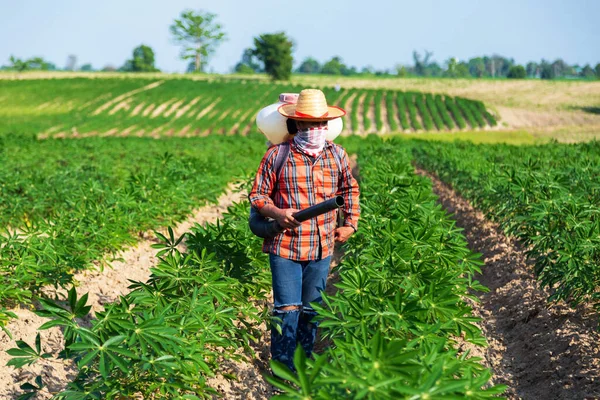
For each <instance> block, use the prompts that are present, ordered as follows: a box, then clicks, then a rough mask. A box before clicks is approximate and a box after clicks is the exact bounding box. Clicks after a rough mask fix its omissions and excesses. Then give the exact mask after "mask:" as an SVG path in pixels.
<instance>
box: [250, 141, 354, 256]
mask: <svg viewBox="0 0 600 400" xmlns="http://www.w3.org/2000/svg"><path fill="white" fill-rule="evenodd" d="M279 149H280V146H271V147H270V148H269V150H267V153H266V154H265V156H264V157H263V159H262V161H261V163H260V166H259V168H258V173H257V175H256V179H255V181H254V185H253V187H252V191H251V192H250V194H249V195H248V198H249V200H250V203H251V204H252V206H253V207H254V208H256V209H257V210H260V209H261V208H263V207H264V206H265V205H267V204H272V205H275V206H277V207H279V208H282V209H285V208H295V209H299V210H300V209H304V208H307V207H310V206H312V205H315V204H317V203H320V202H322V201H325V200H329V199H330V198H332V197H334V196H336V195H341V196H343V197H344V206H343V207H342V211H343V212H344V226H350V227H352V228H354V230H356V228H357V224H358V217H359V215H360V206H359V203H358V196H359V188H358V183H357V182H356V180H355V179H354V177H353V176H352V171H351V169H350V165H349V163H348V155H347V154H346V151H345V150H344V149H343V147H341V146H339V145H337V144H334V143H332V142H330V141H327V142H326V143H325V147H324V148H323V151H322V152H321V154H319V155H318V156H317V157H316V158H312V157H309V156H307V155H306V154H304V153H303V152H302V151H300V150H299V149H298V147H297V146H296V145H295V143H294V141H293V140H292V141H290V154H289V157H288V159H287V161H286V162H285V163H284V165H283V167H282V171H281V174H280V177H279V179H278V182H277V191H276V192H275V191H274V189H275V185H274V183H275V179H276V177H275V171H274V166H273V164H274V163H275V159H276V157H277V152H278V151H279ZM333 151H337V152H338V154H340V157H339V158H340V159H341V162H342V165H341V167H342V170H341V171H339V168H338V164H337V163H336V159H335V155H334V154H333ZM337 212H338V211H337V210H334V211H330V212H328V213H325V214H323V215H320V216H318V217H316V218H313V219H310V220H307V221H304V222H303V223H302V225H300V226H299V227H298V228H296V229H288V230H286V231H285V232H283V233H281V234H279V235H277V236H276V237H274V238H272V239H265V241H264V243H263V252H265V253H273V254H276V255H279V256H280V257H283V258H287V259H290V260H296V261H307V260H318V259H319V258H325V257H328V256H330V255H331V254H333V247H334V240H335V239H334V230H335V228H336V222H337Z"/></svg>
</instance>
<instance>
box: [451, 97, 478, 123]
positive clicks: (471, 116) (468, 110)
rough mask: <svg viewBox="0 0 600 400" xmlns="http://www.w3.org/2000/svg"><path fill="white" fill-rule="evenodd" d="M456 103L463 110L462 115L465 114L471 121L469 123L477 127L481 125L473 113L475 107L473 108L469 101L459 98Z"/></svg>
mask: <svg viewBox="0 0 600 400" xmlns="http://www.w3.org/2000/svg"><path fill="white" fill-rule="evenodd" d="M456 105H457V107H458V109H459V110H460V111H461V113H462V115H464V116H465V119H466V120H467V121H468V122H469V125H471V128H476V127H478V126H479V124H478V123H477V119H476V118H475V115H474V113H473V109H472V108H471V105H470V104H469V102H468V101H466V100H465V99H460V98H457V99H456Z"/></svg>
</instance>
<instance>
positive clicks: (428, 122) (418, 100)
mask: <svg viewBox="0 0 600 400" xmlns="http://www.w3.org/2000/svg"><path fill="white" fill-rule="evenodd" d="M411 95H412V97H413V100H414V103H415V107H416V108H417V110H419V114H420V115H421V120H422V121H423V127H424V128H425V130H426V131H431V130H433V120H432V119H431V114H430V113H429V110H428V109H427V106H426V105H425V102H424V101H423V94H422V93H411Z"/></svg>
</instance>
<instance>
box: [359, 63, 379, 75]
mask: <svg viewBox="0 0 600 400" xmlns="http://www.w3.org/2000/svg"><path fill="white" fill-rule="evenodd" d="M360 73H361V74H363V75H375V68H373V66H372V65H367V66H365V67H362V69H361V70H360Z"/></svg>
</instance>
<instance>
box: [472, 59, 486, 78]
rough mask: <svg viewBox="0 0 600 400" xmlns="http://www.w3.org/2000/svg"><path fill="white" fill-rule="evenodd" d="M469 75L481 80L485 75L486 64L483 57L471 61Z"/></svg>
mask: <svg viewBox="0 0 600 400" xmlns="http://www.w3.org/2000/svg"><path fill="white" fill-rule="evenodd" d="M469 74H471V76H473V77H475V78H481V77H482V76H483V75H484V74H485V62H484V61H483V58H481V57H475V58H471V59H470V60H469Z"/></svg>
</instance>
